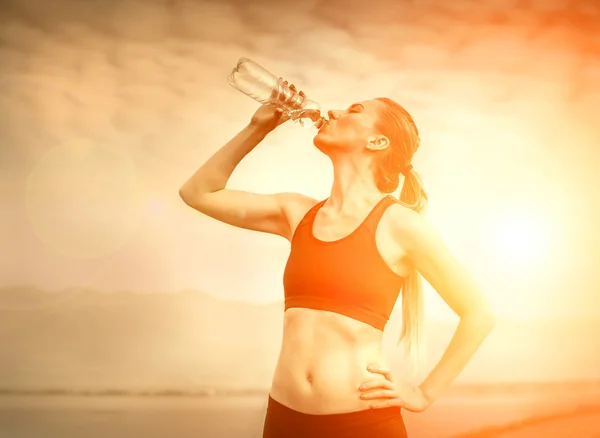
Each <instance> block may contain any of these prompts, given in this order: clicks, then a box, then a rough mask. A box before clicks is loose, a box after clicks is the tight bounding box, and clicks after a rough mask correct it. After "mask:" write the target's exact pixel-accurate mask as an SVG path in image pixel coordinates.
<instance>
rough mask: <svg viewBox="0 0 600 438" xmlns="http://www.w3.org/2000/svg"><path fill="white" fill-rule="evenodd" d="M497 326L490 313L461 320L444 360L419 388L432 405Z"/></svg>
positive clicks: (481, 313) (443, 356) (464, 317)
mask: <svg viewBox="0 0 600 438" xmlns="http://www.w3.org/2000/svg"><path fill="white" fill-rule="evenodd" d="M494 324H495V318H494V316H493V314H492V313H491V312H480V313H476V314H475V313H474V314H472V315H466V316H463V317H461V319H460V322H459V323H458V326H457V328H456V331H455V333H454V335H453V336H452V339H451V340H450V343H449V345H448V347H447V348H446V351H445V352H444V354H443V355H442V358H441V359H440V361H439V362H438V364H437V365H436V366H435V368H434V369H433V370H432V371H431V373H430V374H429V375H428V376H427V378H426V379H425V380H424V381H423V383H421V385H420V388H421V391H422V392H423V394H424V395H425V397H426V398H427V399H428V400H429V402H430V403H432V402H433V401H434V400H436V399H437V398H438V397H439V395H440V394H441V393H442V392H443V391H444V390H445V389H446V388H447V387H448V386H450V384H451V383H452V382H453V381H454V380H455V379H456V378H457V377H458V375H459V374H460V372H461V371H462V370H463V368H464V367H465V366H466V365H467V363H468V362H469V361H470V360H471V358H472V357H473V355H474V354H475V352H476V351H477V349H478V348H479V346H480V345H481V344H482V342H483V341H484V339H485V338H486V337H487V335H488V334H489V333H490V331H491V330H492V328H493V327H494Z"/></svg>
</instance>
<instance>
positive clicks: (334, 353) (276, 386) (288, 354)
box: [270, 308, 387, 415]
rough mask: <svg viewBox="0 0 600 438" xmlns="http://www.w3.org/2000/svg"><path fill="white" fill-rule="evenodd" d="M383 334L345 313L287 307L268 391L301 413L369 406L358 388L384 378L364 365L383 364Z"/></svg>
mask: <svg viewBox="0 0 600 438" xmlns="http://www.w3.org/2000/svg"><path fill="white" fill-rule="evenodd" d="M382 337H383V332H382V331H381V330H378V329H376V328H374V327H372V326H370V325H368V324H365V323H363V322H360V321H357V320H354V319H352V318H349V317H347V316H344V315H340V314H337V313H333V312H327V311H322V310H313V309H305V308H290V309H288V310H287V311H286V312H285V314H284V328H283V341H282V346H281V352H280V354H279V359H278V361H277V366H276V369H275V375H274V377H273V382H272V385H271V390H270V395H271V397H272V398H273V399H275V400H276V401H278V402H279V403H281V404H283V405H285V406H287V407H289V408H291V409H294V410H296V411H299V412H303V413H306V414H316V415H318V414H335V413H344V412H354V411H360V410H364V409H369V404H370V403H371V402H369V401H368V400H362V399H360V391H359V389H358V387H359V386H360V385H361V384H362V383H365V382H367V381H370V380H375V379H380V380H385V378H384V377H383V376H382V375H380V374H375V373H371V372H369V371H368V370H367V366H369V365H374V364H377V365H379V366H384V367H386V366H387V362H386V360H385V358H384V355H383V350H382Z"/></svg>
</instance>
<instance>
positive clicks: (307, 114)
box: [287, 109, 327, 129]
mask: <svg viewBox="0 0 600 438" xmlns="http://www.w3.org/2000/svg"><path fill="white" fill-rule="evenodd" d="M287 113H288V115H289V116H290V118H291V119H292V120H293V121H295V122H297V123H298V124H299V125H300V126H302V127H303V128H313V127H315V128H317V129H319V128H320V127H321V126H323V124H324V123H325V122H326V121H327V119H325V118H324V117H323V116H321V112H320V111H319V110H318V109H301V110H296V111H288V112H287Z"/></svg>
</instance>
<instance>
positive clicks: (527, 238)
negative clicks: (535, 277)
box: [493, 215, 550, 267]
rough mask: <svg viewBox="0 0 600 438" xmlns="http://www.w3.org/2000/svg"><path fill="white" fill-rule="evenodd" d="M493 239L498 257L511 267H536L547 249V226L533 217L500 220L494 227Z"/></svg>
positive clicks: (548, 238) (524, 216) (542, 259)
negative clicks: (534, 265)
mask: <svg viewBox="0 0 600 438" xmlns="http://www.w3.org/2000/svg"><path fill="white" fill-rule="evenodd" d="M493 237H494V247H495V249H496V251H497V253H498V255H499V257H501V258H502V261H503V262H507V263H508V264H509V265H511V266H512V267H518V266H523V264H527V266H528V267H531V265H532V264H536V265H538V264H539V263H541V262H543V261H544V259H545V255H546V252H547V251H548V249H549V248H548V246H549V245H548V243H549V240H550V236H549V233H548V224H547V222H544V221H543V220H541V219H537V218H535V217H533V216H526V215H523V216H513V217H504V218H502V219H501V220H500V221H499V223H498V224H497V226H496V227H494V236H493Z"/></svg>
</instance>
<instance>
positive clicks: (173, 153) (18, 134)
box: [0, 0, 600, 319]
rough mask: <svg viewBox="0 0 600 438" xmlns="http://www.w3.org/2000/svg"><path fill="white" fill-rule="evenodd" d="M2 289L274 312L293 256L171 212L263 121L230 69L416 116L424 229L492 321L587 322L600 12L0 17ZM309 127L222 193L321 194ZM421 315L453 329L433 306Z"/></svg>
mask: <svg viewBox="0 0 600 438" xmlns="http://www.w3.org/2000/svg"><path fill="white" fill-rule="evenodd" d="M2 8H3V9H4V12H3V14H2V15H1V17H0V59H1V60H2V62H0V112H1V114H2V116H1V117H0V221H1V222H2V224H3V226H2V227H0V242H1V243H0V247H2V249H3V251H1V252H0V287H13V286H16V285H31V286H35V287H39V288H42V289H45V290H63V289H70V288H88V289H94V290H100V291H115V290H116V291H119V290H128V291H138V292H172V291H180V290H200V291H204V292H207V293H210V294H213V295H215V296H217V297H220V298H224V299H234V300H248V301H261V302H262V301H272V300H281V299H282V298H283V287H282V275H283V268H284V265H285V261H286V257H287V254H288V252H289V243H288V242H287V241H285V240H283V239H281V238H279V237H275V236H269V235H263V234H258V233H253V232H249V231H246V230H239V229H234V228H232V227H230V226H227V225H224V224H220V223H217V222H215V221H214V220H211V219H209V218H206V217H203V216H202V215H201V214H200V213H198V212H196V211H193V210H192V209H191V208H189V207H188V206H186V205H185V204H184V203H183V202H182V201H181V199H180V198H179V195H178V189H179V187H180V186H181V185H182V184H183V183H184V182H185V181H186V180H187V178H189V176H190V175H191V174H192V173H193V172H194V171H195V170H196V169H197V168H198V167H199V166H200V165H201V164H202V163H203V162H204V160H206V159H207V158H208V157H209V156H210V155H211V154H213V153H214V152H216V151H217V150H218V148H219V147H220V146H222V145H223V144H224V143H225V142H227V141H228V140H229V139H230V138H231V137H233V136H234V135H235V134H236V133H237V132H238V131H239V130H241V129H242V128H243V127H244V126H245V125H246V124H247V123H248V121H249V119H250V117H251V115H252V113H253V111H254V110H255V109H256V108H257V106H258V104H257V103H256V102H254V101H253V100H252V99H250V98H248V97H247V96H245V95H243V94H242V93H239V92H238V91H236V90H234V89H233V88H231V87H230V86H229V85H228V84H227V76H228V74H229V73H230V72H231V70H232V69H233V67H234V66H235V64H236V63H237V60H238V58H240V57H249V58H251V59H253V60H255V61H257V62H259V63H260V64H262V65H263V66H265V67H266V68H267V69H269V70H270V71H272V72H273V73H274V74H276V75H277V76H281V77H284V78H286V79H288V80H289V81H290V82H293V83H294V84H296V85H297V86H298V88H299V89H302V90H303V91H305V92H306V94H307V95H308V96H309V97H310V98H312V99H314V100H316V101H318V102H320V104H321V106H322V108H323V109H325V110H327V109H331V108H345V107H347V106H348V105H350V104H351V103H353V102H355V101H360V100H365V99H369V98H373V97H379V96H386V97H390V98H392V99H394V100H396V101H398V102H399V103H401V104H402V105H403V106H404V107H405V108H406V109H407V110H408V111H409V112H410V113H411V114H412V115H413V117H414V119H415V121H416V123H417V125H418V127H419V130H420V132H421V137H422V142H421V147H420V149H419V151H418V152H417V154H416V156H415V159H414V162H413V164H414V166H415V169H416V170H417V171H419V172H420V173H421V175H422V177H423V180H424V183H425V186H426V189H427V191H428V193H429V196H430V207H429V216H428V219H429V220H430V221H431V223H432V224H434V225H435V227H436V228H437V229H438V231H439V232H440V233H441V234H442V236H443V237H444V239H445V241H446V242H447V244H448V246H449V247H450V249H451V250H452V251H453V253H454V254H455V256H456V257H457V259H459V261H460V262H461V263H463V264H464V265H465V266H466V267H467V268H468V269H469V271H470V272H471V273H472V274H473V275H474V276H475V278H476V279H477V280H478V282H479V283H480V285H481V286H482V288H483V290H484V292H485V293H486V294H487V295H488V296H489V298H490V300H491V302H492V305H493V306H494V307H495V309H496V311H497V313H498V314H499V315H501V316H507V317H515V318H526V319H528V318H533V319H535V318H546V317H556V316H570V317H572V316H575V317H578V316H598V317H600V298H599V295H600V294H599V292H600V291H599V288H598V286H597V281H596V278H595V275H596V273H595V270H596V269H597V267H598V266H599V265H600V249H599V248H600V231H599V230H598V227H597V224H598V223H600V194H599V190H598V188H599V187H600V176H598V172H597V167H598V164H600V148H598V141H599V140H600V128H598V127H599V126H600V116H599V113H598V111H597V108H598V105H600V80H598V78H599V77H600V33H598V32H597V29H598V28H600V5H599V4H598V3H597V2H596V1H594V0H590V1H583V0H575V1H568V2H567V1H566V0H560V1H559V0H554V1H553V0H536V1H526V0H520V1H517V0H514V1H513V0H502V1H500V0H493V1H492V0H486V1H476V0H468V1H467V0H453V1H452V2H448V1H445V0H414V1H399V0H396V1H380V0H373V1H369V2H364V1H351V0H343V1H342V0H328V1H317V0H307V1H302V2H291V1H277V2H275V1H269V0H259V1H252V2H245V1H234V0H220V1H214V2H210V1H178V0H170V1H152V0H148V1H143V2H142V1H133V0H119V1H116V0H115V1H109V0H104V1H96V2H76V1H66V0H55V1H53V2H52V4H50V3H48V2H44V1H41V0H38V1H36V0H4V2H3V6H2ZM315 133H316V132H315V131H314V130H310V129H303V128H300V127H299V126H297V125H294V124H292V123H289V124H285V125H283V126H282V127H280V128H279V129H278V130H277V131H275V132H274V133H272V134H271V135H270V136H269V137H268V138H267V139H266V140H265V141H264V142H263V144H261V145H259V147H258V148H257V149H256V150H254V151H253V152H252V153H251V154H250V155H249V156H248V157H247V158H246V159H245V160H244V161H243V162H242V163H241V164H240V166H239V167H238V169H236V172H235V173H234V175H233V176H232V178H231V180H230V187H231V188H238V189H245V190H252V191H257V192H261V193H274V192H279V191H299V192H302V193H305V194H308V195H311V196H314V197H316V198H320V199H323V198H325V197H327V196H328V194H329V189H330V186H331V182H332V173H331V165H330V162H329V161H328V159H327V158H326V157H325V156H323V155H322V154H321V153H320V152H318V151H317V150H316V149H315V148H314V146H313V145H312V137H313V136H314V135H315ZM427 300H428V305H429V307H428V309H429V310H428V311H429V312H431V314H434V315H436V316H438V317H441V318H446V317H448V318H449V317H451V312H450V311H449V309H448V308H447V307H446V306H445V304H444V303H443V302H442V301H441V299H439V298H438V297H437V296H436V295H435V292H434V291H433V290H431V289H430V288H428V289H427Z"/></svg>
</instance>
